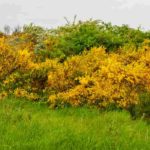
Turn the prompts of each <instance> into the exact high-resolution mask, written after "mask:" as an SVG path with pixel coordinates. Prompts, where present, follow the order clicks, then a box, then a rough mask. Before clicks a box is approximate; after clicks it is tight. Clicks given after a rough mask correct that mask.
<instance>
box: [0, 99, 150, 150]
mask: <svg viewBox="0 0 150 150" xmlns="http://www.w3.org/2000/svg"><path fill="white" fill-rule="evenodd" d="M80 149H82V150H150V126H149V125H148V124H146V123H145V122H143V121H142V120H136V121H135V120H131V118H130V115H129V114H128V113H127V112H117V111H116V112H115V111H114V112H103V113H102V112H99V111H98V110H97V109H87V108H65V109H59V110H50V109H48V107H47V106H46V105H45V104H40V103H33V102H29V101H25V100H23V99H22V100H21V99H20V100H16V99H14V98H10V99H6V100H3V101H0V150H80Z"/></svg>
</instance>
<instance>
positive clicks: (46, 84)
mask: <svg viewBox="0 0 150 150" xmlns="http://www.w3.org/2000/svg"><path fill="white" fill-rule="evenodd" d="M17 36H19V38H20V39H21V40H22V41H23V39H24V38H25V39H26V38H27V37H26V35H23V34H21V35H14V36H12V35H11V36H10V37H1V38H0V99H3V98H4V97H6V96H7V95H14V96H15V97H23V98H26V99H29V100H47V101H48V103H49V104H50V106H51V107H64V106H66V105H71V106H75V107H77V106H82V105H88V106H97V107H100V108H106V107H107V106H109V105H111V104H113V105H115V106H116V107H121V108H128V107H129V106H130V105H135V104H137V103H138V101H139V94H140V93H141V92H145V91H150V45H149V43H150V42H149V41H148V40H146V41H144V43H143V45H142V46H141V47H140V48H139V49H138V50H137V49H135V47H130V48H127V47H124V48H120V49H119V50H118V51H117V52H115V53H114V52H112V53H107V52H106V50H105V48H103V47H99V48H96V47H95V48H92V49H90V50H89V51H87V50H85V51H84V52H83V53H82V54H80V55H75V56H71V57H68V58H67V59H66V60H64V61H63V62H61V60H60V59H56V58H55V59H49V58H45V59H44V60H41V58H40V56H38V55H36V54H34V52H33V47H34V46H33V43H30V41H28V42H27V45H26V44H25V43H24V42H22V43H21V44H17V45H16V47H14V45H13V44H12V43H11V40H13V41H14V38H18V37H17ZM44 42H45V44H46V45H47V47H48V46H51V45H53V44H52V43H53V41H51V39H47V40H46V39H45V41H44ZM51 42H52V43H51ZM39 58H40V59H39ZM5 91H6V92H5Z"/></svg>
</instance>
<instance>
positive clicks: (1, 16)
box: [0, 0, 150, 30]
mask: <svg viewBox="0 0 150 150" xmlns="http://www.w3.org/2000/svg"><path fill="white" fill-rule="evenodd" d="M74 15H77V18H78V19H82V20H86V19H89V18H93V19H100V20H103V21H106V22H112V23H113V24H117V25H121V24H129V25H130V26H132V27H138V26H142V27H143V28H144V29H148V30H150V0H0V29H2V28H3V26H4V25H10V26H12V27H14V26H17V25H23V24H28V23H31V22H32V23H35V24H38V25H42V26H45V27H49V28H51V27H55V26H58V25H62V24H64V23H65V20H64V17H67V18H68V19H69V20H73V17H74Z"/></svg>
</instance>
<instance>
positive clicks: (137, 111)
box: [130, 92, 150, 122]
mask: <svg viewBox="0 0 150 150" xmlns="http://www.w3.org/2000/svg"><path fill="white" fill-rule="evenodd" d="M130 112H131V111H130ZM131 114H132V116H133V117H135V118H138V117H141V118H143V119H144V120H146V121H148V122H150V93H148V92H145V93H142V94H140V98H139V103H138V105H135V106H133V108H132V113H131Z"/></svg>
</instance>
